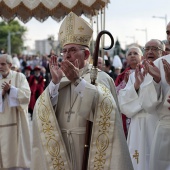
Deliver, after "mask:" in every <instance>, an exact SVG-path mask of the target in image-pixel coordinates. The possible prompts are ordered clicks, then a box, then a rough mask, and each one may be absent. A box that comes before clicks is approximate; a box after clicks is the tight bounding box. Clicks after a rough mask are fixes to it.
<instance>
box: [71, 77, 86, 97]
mask: <svg viewBox="0 0 170 170" xmlns="http://www.w3.org/2000/svg"><path fill="white" fill-rule="evenodd" d="M86 83H87V82H86V80H84V79H82V80H81V82H80V83H79V84H78V85H77V86H76V88H75V89H74V91H75V92H76V93H77V94H78V95H80V97H83V95H84V90H85V87H86Z"/></svg>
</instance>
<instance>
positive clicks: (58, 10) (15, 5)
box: [0, 0, 109, 23]
mask: <svg viewBox="0 0 170 170" xmlns="http://www.w3.org/2000/svg"><path fill="white" fill-rule="evenodd" d="M108 3H109V0H0V16H1V17H2V18H3V19H4V20H5V21H10V20H12V19H14V18H15V17H18V18H19V19H20V20H21V21H23V22H24V23H26V22H28V21H29V20H30V19H31V18H32V17H35V18H36V19H37V20H39V21H40V22H43V21H45V20H46V19H47V18H48V17H49V16H51V17H52V18H53V19H55V20H56V21H58V22H59V21H61V20H62V19H63V18H64V17H65V15H67V14H68V13H69V12H71V11H73V12H74V13H75V14H77V15H78V16H80V15H81V14H85V15H87V16H94V15H96V14H97V12H98V11H99V10H100V9H102V8H104V7H105V6H106V5H107V4H108Z"/></svg>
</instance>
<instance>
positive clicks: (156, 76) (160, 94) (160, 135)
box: [141, 54, 170, 170]
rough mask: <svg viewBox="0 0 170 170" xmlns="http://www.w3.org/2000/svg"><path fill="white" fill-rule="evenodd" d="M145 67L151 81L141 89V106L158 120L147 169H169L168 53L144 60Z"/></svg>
mask: <svg viewBox="0 0 170 170" xmlns="http://www.w3.org/2000/svg"><path fill="white" fill-rule="evenodd" d="M145 68H146V71H147V73H148V76H151V77H152V79H151V81H149V82H147V83H145V86H143V88H142V89H141V92H142V94H143V96H144V100H142V102H141V104H142V106H143V107H144V108H145V109H146V110H148V111H149V112H151V111H152V112H153V114H154V115H156V114H158V117H159V122H158V124H157V126H156V131H155V134H154V137H153V143H152V147H151V156H150V169H149V170H160V169H161V170H169V169H170V159H169V158H170V152H169V148H170V114H169V103H168V102H169V101H167V100H169V99H168V98H169V96H170V54H169V55H166V56H162V57H161V58H158V59H157V60H155V61H154V63H152V62H147V61H146V62H145Z"/></svg>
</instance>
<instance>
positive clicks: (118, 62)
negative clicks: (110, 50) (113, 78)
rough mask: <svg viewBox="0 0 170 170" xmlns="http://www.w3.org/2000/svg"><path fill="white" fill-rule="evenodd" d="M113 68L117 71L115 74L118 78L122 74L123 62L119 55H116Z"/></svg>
mask: <svg viewBox="0 0 170 170" xmlns="http://www.w3.org/2000/svg"><path fill="white" fill-rule="evenodd" d="M112 66H113V67H114V69H115V74H116V75H117V76H118V75H119V74H120V73H121V70H122V67H123V65H122V61H121V59H120V57H119V56H118V55H115V56H114V58H113V61H112Z"/></svg>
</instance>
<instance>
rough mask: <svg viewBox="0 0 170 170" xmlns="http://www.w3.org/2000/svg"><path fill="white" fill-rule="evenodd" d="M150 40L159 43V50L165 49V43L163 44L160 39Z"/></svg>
mask: <svg viewBox="0 0 170 170" xmlns="http://www.w3.org/2000/svg"><path fill="white" fill-rule="evenodd" d="M150 41H157V42H158V44H159V47H160V48H161V50H163V51H165V44H164V43H163V42H162V41H161V40H158V39H151V40H150ZM150 41H148V42H150ZM148 42H147V43H148ZM147 43H146V44H147ZM146 44H145V45H146Z"/></svg>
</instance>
